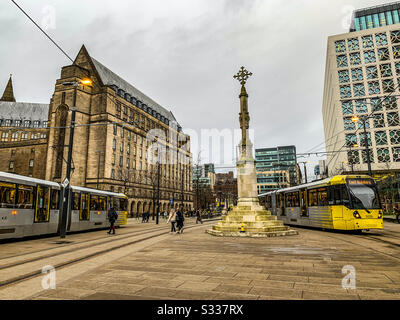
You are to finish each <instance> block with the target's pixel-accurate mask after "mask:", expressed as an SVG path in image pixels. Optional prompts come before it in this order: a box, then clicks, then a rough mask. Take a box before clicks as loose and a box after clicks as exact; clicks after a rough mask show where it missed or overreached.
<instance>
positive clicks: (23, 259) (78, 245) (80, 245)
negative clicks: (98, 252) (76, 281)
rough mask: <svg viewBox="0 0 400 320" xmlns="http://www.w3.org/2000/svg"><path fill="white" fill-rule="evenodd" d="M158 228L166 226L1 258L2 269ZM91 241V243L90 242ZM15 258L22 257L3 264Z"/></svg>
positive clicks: (0, 266) (0, 265) (0, 267)
mask: <svg viewBox="0 0 400 320" xmlns="http://www.w3.org/2000/svg"><path fill="white" fill-rule="evenodd" d="M158 230H165V228H162V227H160V228H156V229H150V228H149V229H147V230H141V231H134V232H128V233H124V234H123V235H118V236H117V237H115V238H106V237H104V236H103V237H98V238H95V239H91V240H88V241H85V240H83V241H81V242H78V243H68V244H65V245H63V246H62V247H56V248H54V247H53V248H46V249H42V250H37V251H33V252H29V253H23V254H19V255H15V256H11V257H10V256H9V257H4V258H0V270H2V269H6V268H10V267H15V266H18V265H21V264H25V263H28V262H33V261H37V260H40V259H46V258H50V257H54V256H57V255H60V254H64V253H68V252H71V250H72V249H74V250H83V249H87V248H90V247H93V246H99V245H102V244H104V243H110V242H115V241H120V240H123V239H126V238H130V237H132V235H135V236H136V235H138V236H139V235H142V234H146V233H148V232H149V231H158ZM99 240H102V241H101V242H98V241H99ZM89 242H90V243H91V244H88V243H89ZM93 243H94V244H93ZM66 247H68V248H67V249H66V250H62V249H64V248H66ZM72 247H73V248H72ZM58 250H62V251H59V252H54V253H49V254H47V255H41V256H38V257H35V258H31V259H27V258H26V257H27V256H28V255H34V254H37V253H43V252H49V251H58ZM15 258H21V261H19V262H15V263H9V264H1V262H2V261H5V260H12V259H15Z"/></svg>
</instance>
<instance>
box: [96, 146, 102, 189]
mask: <svg viewBox="0 0 400 320" xmlns="http://www.w3.org/2000/svg"><path fill="white" fill-rule="evenodd" d="M96 153H98V154H99V157H98V158H97V185H96V189H97V190H98V189H99V177H100V155H101V151H100V150H97V151H96Z"/></svg>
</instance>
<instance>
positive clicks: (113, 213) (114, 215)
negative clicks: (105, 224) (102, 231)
mask: <svg viewBox="0 0 400 320" xmlns="http://www.w3.org/2000/svg"><path fill="white" fill-rule="evenodd" d="M117 219H118V213H117V211H116V210H115V208H114V207H112V208H111V209H110V214H109V216H108V221H109V222H110V230H108V232H107V233H108V234H111V230H112V232H113V234H115V226H114V224H115V221H117Z"/></svg>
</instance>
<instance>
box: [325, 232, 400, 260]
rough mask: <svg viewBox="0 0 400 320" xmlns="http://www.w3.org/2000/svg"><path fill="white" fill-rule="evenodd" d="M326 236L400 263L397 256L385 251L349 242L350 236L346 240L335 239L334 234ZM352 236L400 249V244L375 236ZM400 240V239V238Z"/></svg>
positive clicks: (399, 258) (341, 238)
mask: <svg viewBox="0 0 400 320" xmlns="http://www.w3.org/2000/svg"><path fill="white" fill-rule="evenodd" d="M326 236H327V237H329V238H332V239H335V240H340V241H342V242H346V243H351V244H354V245H356V246H361V247H363V248H366V249H369V250H371V251H374V252H377V253H379V254H382V255H385V256H387V257H390V258H392V259H395V260H398V261H400V257H396V256H395V255H392V254H390V253H387V252H383V251H381V250H376V249H374V248H371V247H370V246H367V245H364V244H361V243H360V242H354V241H351V240H349V238H350V235H346V236H348V237H346V238H343V237H335V236H333V235H332V234H326ZM351 236H353V237H356V238H358V239H362V240H370V241H374V242H379V243H382V244H390V245H393V246H396V247H400V244H398V243H394V242H391V241H387V240H384V239H381V238H379V237H374V236H372V235H368V234H364V235H358V234H353V235H351ZM396 238H397V237H396ZM398 239H400V238H398Z"/></svg>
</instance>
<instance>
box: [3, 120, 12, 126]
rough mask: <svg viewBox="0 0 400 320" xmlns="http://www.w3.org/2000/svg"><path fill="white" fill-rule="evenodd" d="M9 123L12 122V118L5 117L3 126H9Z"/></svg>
mask: <svg viewBox="0 0 400 320" xmlns="http://www.w3.org/2000/svg"><path fill="white" fill-rule="evenodd" d="M11 123H12V120H11V119H6V120H5V121H4V126H5V127H11Z"/></svg>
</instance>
